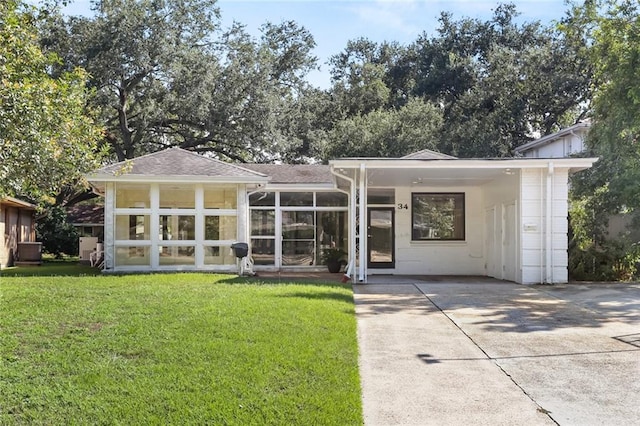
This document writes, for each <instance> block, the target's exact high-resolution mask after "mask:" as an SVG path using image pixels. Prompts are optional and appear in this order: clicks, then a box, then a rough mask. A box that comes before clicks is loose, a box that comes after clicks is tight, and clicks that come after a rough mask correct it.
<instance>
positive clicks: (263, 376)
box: [0, 274, 362, 425]
mask: <svg viewBox="0 0 640 426" xmlns="http://www.w3.org/2000/svg"><path fill="white" fill-rule="evenodd" d="M0 312H1V315H0V424H3V425H4V424H215V425H225V424H234V425H236V424H237V425H249V424H256V425H257V424H260V425H262V424H283V425H293V424H299V425H314V424H318V425H351V424H362V409H361V402H360V385H359V376H358V366H357V341H356V323H355V315H354V306H353V297H352V294H351V290H350V289H349V288H348V287H342V286H338V285H330V284H286V283H280V284H269V283H264V282H260V281H258V280H256V279H253V280H247V279H240V278H235V277H233V276H221V275H211V274H171V275H160V274H158V275H152V274H149V275H124V276H100V277H64V276H59V277H34V276H31V277H6V276H5V275H3V276H2V278H0Z"/></svg>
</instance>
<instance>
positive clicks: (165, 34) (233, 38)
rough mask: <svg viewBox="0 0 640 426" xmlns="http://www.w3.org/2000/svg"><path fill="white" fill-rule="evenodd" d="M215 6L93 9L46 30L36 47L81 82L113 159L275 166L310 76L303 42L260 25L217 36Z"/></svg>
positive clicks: (186, 2) (118, 0) (306, 39)
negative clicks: (168, 155) (171, 152)
mask: <svg viewBox="0 0 640 426" xmlns="http://www.w3.org/2000/svg"><path fill="white" fill-rule="evenodd" d="M215 3H216V2H215V0H164V1H155V0H100V1H96V2H95V3H94V12H95V16H93V17H90V18H85V17H81V18H78V17H63V16H58V17H57V19H52V20H50V23H49V25H48V26H47V29H48V35H47V36H46V37H45V39H44V42H45V44H46V45H47V47H48V48H49V49H51V50H54V51H56V52H58V53H59V54H60V55H61V56H62V57H63V58H64V64H65V66H66V67H69V66H76V65H80V66H83V67H84V68H86V69H87V71H88V72H89V73H90V74H91V76H92V79H91V86H92V87H93V88H95V90H96V94H97V96H96V98H95V99H94V102H93V105H94V107H95V108H96V109H97V110H98V111H99V112H100V114H101V118H102V120H103V122H104V123H105V125H106V127H107V133H106V142H107V143H108V145H109V146H110V147H111V149H112V152H113V154H114V159H117V160H120V161H121V160H124V159H127V158H133V157H135V156H138V155H141V154H144V153H147V152H154V151H158V150H161V149H165V148H168V147H171V146H180V147H182V148H186V149H191V150H193V151H197V152H209V153H211V155H214V156H216V157H220V158H223V159H225V158H226V159H231V160H236V161H268V160H279V159H281V158H280V156H279V155H278V153H281V152H286V151H291V148H292V145H293V146H295V145H296V143H299V142H298V141H297V140H296V138H295V135H292V134H289V133H288V130H287V127H288V126H289V121H290V120H293V119H295V115H296V114H297V113H298V109H299V106H298V105H297V102H298V100H299V98H300V96H301V95H302V93H303V91H304V90H305V89H306V87H307V83H306V82H305V80H304V76H305V74H306V73H307V72H308V71H309V70H310V69H312V68H313V67H314V66H315V61H316V59H315V57H313V56H312V55H311V49H312V48H313V46H314V45H315V43H314V41H313V37H312V36H311V34H310V33H309V32H308V31H307V30H305V29H304V28H302V27H300V26H299V25H297V24H296V23H295V22H291V21H285V22H282V23H280V24H278V25H276V24H271V23H266V24H265V25H264V26H263V27H262V38H261V39H260V40H255V39H254V38H252V37H251V36H249V35H248V34H247V32H246V31H245V30H244V28H243V26H242V25H240V24H234V25H233V26H232V27H231V28H229V29H227V30H225V31H223V30H222V28H221V27H220V23H219V10H218V8H217V7H216V5H215Z"/></svg>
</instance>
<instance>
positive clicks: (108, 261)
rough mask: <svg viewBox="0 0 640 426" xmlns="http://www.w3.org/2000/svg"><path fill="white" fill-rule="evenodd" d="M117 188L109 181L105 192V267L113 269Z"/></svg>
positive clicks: (108, 269)
mask: <svg viewBox="0 0 640 426" xmlns="http://www.w3.org/2000/svg"><path fill="white" fill-rule="evenodd" d="M115 198H116V197H115V189H114V183H113V182H107V183H106V185H105V193H104V269H105V270H107V271H112V270H113V269H114V267H115V265H114V256H115V244H114V243H115V240H114V237H115V217H114V213H115Z"/></svg>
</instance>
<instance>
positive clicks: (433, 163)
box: [329, 157, 598, 171]
mask: <svg viewBox="0 0 640 426" xmlns="http://www.w3.org/2000/svg"><path fill="white" fill-rule="evenodd" d="M597 160H598V159H597V158H590V157H589V158H586V157H585V158H582V157H575V158H574V157H569V158H554V159H553V161H554V162H555V165H556V167H559V168H567V169H570V170H572V171H579V170H583V169H588V168H589V167H591V166H592V165H593V163H595V162H596V161H597ZM548 162H549V159H548V158H547V159H545V158H531V157H527V158H510V159H493V160H491V159H449V160H446V159H445V160H413V159H402V158H387V159H380V158H353V159H340V160H332V161H330V162H329V164H330V165H333V166H334V167H337V168H352V169H356V168H359V167H360V165H361V164H363V163H364V164H366V166H367V168H370V169H372V168H375V169H397V168H402V169H425V168H427V169H498V170H501V169H505V168H509V169H546V168H547V167H548Z"/></svg>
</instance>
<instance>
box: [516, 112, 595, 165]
mask: <svg viewBox="0 0 640 426" xmlns="http://www.w3.org/2000/svg"><path fill="white" fill-rule="evenodd" d="M590 127H591V122H590V121H589V120H585V121H581V122H579V123H577V124H574V125H573V126H570V127H567V128H565V129H562V130H560V131H559V132H556V133H552V134H550V135H547V136H543V137H541V138H539V139H536V140H534V141H531V142H529V143H526V144H524V145H521V146H519V147H517V148H516V149H515V150H514V152H515V153H516V154H520V155H522V156H523V157H530V158H565V157H571V156H572V155H574V154H579V153H581V152H584V151H585V150H586V146H585V143H584V141H585V139H586V137H587V133H589V128H590Z"/></svg>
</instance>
